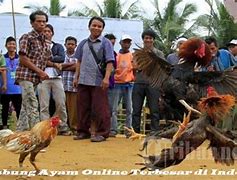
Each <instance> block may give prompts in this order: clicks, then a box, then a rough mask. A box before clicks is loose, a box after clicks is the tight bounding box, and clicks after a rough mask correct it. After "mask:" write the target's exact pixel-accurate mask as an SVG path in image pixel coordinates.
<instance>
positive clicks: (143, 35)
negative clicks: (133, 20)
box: [142, 29, 157, 39]
mask: <svg viewBox="0 0 237 180" xmlns="http://www.w3.org/2000/svg"><path fill="white" fill-rule="evenodd" d="M145 36H151V37H152V38H153V39H155V38H156V36H157V35H156V33H155V31H153V30H152V29H147V30H145V31H143V33H142V39H144V37H145Z"/></svg>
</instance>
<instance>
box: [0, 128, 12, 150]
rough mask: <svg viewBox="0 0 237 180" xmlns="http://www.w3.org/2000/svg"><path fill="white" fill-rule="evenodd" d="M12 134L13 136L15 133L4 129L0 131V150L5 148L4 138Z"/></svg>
mask: <svg viewBox="0 0 237 180" xmlns="http://www.w3.org/2000/svg"><path fill="white" fill-rule="evenodd" d="M11 134H13V132H12V131H11V130H10V129H3V130H1V131H0V148H1V147H2V146H3V140H4V138H5V137H7V136H9V135H11Z"/></svg>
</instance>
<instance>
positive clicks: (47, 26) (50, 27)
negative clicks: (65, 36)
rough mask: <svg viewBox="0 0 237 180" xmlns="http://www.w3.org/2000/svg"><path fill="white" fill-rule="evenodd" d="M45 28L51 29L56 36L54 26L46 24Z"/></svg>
mask: <svg viewBox="0 0 237 180" xmlns="http://www.w3.org/2000/svg"><path fill="white" fill-rule="evenodd" d="M45 27H46V28H49V29H50V30H51V32H52V33H53V35H54V29H53V26H52V25H51V24H46V26H45Z"/></svg>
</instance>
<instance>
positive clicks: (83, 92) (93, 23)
mask: <svg viewBox="0 0 237 180" xmlns="http://www.w3.org/2000/svg"><path fill="white" fill-rule="evenodd" d="M88 27H89V31H90V36H89V37H88V38H87V39H84V40H83V41H82V42H81V43H80V44H79V46H78V47H77V50H76V54H75V57H76V58H77V65H76V74H75V79H74V81H73V83H74V86H78V112H79V114H78V115H79V117H78V128H77V132H78V135H77V136H76V137H74V140H81V139H86V138H91V141H92V142H102V141H104V140H105V139H106V138H108V137H109V130H110V114H109V104H108V93H107V90H108V87H109V77H110V74H111V71H112V69H113V61H114V54H113V46H112V44H111V42H110V41H109V40H108V39H106V38H105V37H103V36H102V35H101V34H102V31H103V29H104V27H105V22H104V20H103V19H102V18H100V17H92V18H91V19H90V21H89V25H88ZM103 64H106V68H105V69H104V68H103V67H102V66H103ZM104 73H105V74H104ZM91 122H92V123H91ZM91 125H93V126H91ZM89 129H90V131H89Z"/></svg>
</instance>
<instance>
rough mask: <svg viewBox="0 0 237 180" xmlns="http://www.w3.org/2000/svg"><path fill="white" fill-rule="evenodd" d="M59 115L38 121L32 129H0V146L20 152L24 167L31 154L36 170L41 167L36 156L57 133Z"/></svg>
mask: <svg viewBox="0 0 237 180" xmlns="http://www.w3.org/2000/svg"><path fill="white" fill-rule="evenodd" d="M60 121H61V120H60V119H59V117H52V118H51V119H49V120H44V121H41V122H39V123H37V124H36V125H35V126H34V127H33V128H32V129H31V130H30V131H23V132H12V131H11V130H9V129H6V130H1V131H0V148H1V147H3V148H5V149H6V150H8V151H10V152H13V153H17V154H20V158H19V166H20V167H23V162H24V160H25V158H26V156H28V155H29V154H30V163H31V164H32V165H33V166H34V168H35V170H36V172H39V168H38V167H37V166H36V164H35V162H34V161H35V157H36V155H37V154H38V153H39V152H40V150H42V149H44V148H46V147H47V146H49V144H50V143H51V141H52V140H53V139H54V138H55V136H56V135H57V132H58V131H57V127H58V125H59V124H60Z"/></svg>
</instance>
